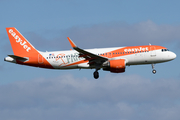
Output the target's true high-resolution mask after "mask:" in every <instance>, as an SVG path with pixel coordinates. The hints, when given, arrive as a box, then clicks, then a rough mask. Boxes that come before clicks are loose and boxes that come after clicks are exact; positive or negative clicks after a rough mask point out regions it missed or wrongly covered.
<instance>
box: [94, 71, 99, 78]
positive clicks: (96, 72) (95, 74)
mask: <svg viewBox="0 0 180 120" xmlns="http://www.w3.org/2000/svg"><path fill="white" fill-rule="evenodd" d="M94 78H95V79H98V78H99V72H98V70H96V71H95V72H94Z"/></svg>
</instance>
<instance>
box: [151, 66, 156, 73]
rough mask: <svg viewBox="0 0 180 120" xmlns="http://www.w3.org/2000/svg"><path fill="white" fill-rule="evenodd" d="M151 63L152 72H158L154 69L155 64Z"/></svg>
mask: <svg viewBox="0 0 180 120" xmlns="http://www.w3.org/2000/svg"><path fill="white" fill-rule="evenodd" d="M151 65H152V69H153V71H152V73H153V74H156V70H155V69H154V64H151Z"/></svg>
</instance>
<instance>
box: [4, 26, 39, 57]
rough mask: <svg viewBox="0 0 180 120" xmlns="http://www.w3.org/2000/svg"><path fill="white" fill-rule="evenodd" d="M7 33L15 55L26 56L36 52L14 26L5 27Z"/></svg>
mask: <svg viewBox="0 0 180 120" xmlns="http://www.w3.org/2000/svg"><path fill="white" fill-rule="evenodd" d="M6 30H7V34H8V37H9V40H10V43H11V46H12V49H13V52H14V55H17V56H22V57H24V56H28V55H30V54H32V53H37V50H36V49H35V48H34V47H33V46H32V45H31V44H30V43H29V42H28V40H26V38H25V37H24V36H23V35H22V34H21V33H20V32H19V31H18V30H16V28H14V27H11V28H6Z"/></svg>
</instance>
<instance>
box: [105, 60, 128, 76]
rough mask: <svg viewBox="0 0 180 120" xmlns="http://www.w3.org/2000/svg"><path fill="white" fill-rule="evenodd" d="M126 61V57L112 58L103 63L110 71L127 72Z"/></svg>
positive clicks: (106, 69)
mask: <svg viewBox="0 0 180 120" xmlns="http://www.w3.org/2000/svg"><path fill="white" fill-rule="evenodd" d="M125 68H126V62H125V59H118V60H110V61H106V62H104V63H103V70H105V71H110V72H112V73H122V72H125Z"/></svg>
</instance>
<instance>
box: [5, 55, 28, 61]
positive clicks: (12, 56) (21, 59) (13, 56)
mask: <svg viewBox="0 0 180 120" xmlns="http://www.w3.org/2000/svg"><path fill="white" fill-rule="evenodd" d="M8 56H9V57H11V58H14V59H15V60H20V61H23V62H25V61H26V60H28V58H25V57H20V56H16V55H8Z"/></svg>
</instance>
